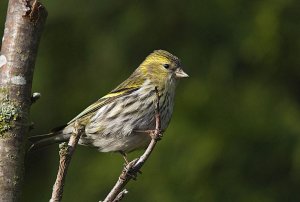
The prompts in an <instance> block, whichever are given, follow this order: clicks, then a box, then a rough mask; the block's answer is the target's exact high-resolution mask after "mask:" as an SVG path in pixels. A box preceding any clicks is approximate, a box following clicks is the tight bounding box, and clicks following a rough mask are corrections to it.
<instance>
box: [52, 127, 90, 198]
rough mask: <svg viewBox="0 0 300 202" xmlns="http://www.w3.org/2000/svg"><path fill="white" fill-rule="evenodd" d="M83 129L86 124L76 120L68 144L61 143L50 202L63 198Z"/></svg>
mask: <svg viewBox="0 0 300 202" xmlns="http://www.w3.org/2000/svg"><path fill="white" fill-rule="evenodd" d="M83 130H84V126H82V125H80V124H79V123H78V122H75V125H74V131H73V133H72V135H71V137H70V139H69V142H68V144H67V143H62V144H60V145H59V146H60V150H59V157H60V160H59V168H58V172H57V177H56V181H55V183H54V185H53V191H52V196H51V199H50V202H59V201H61V199H62V195H63V190H64V184H65V179H66V176H67V171H68V167H69V165H70V162H71V158H72V155H73V153H74V151H75V148H76V145H77V143H78V141H79V139H80V136H81V134H82V132H83Z"/></svg>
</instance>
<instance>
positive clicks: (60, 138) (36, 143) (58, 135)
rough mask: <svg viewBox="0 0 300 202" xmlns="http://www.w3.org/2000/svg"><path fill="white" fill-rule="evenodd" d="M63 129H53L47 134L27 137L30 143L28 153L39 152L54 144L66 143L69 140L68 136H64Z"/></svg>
mask: <svg viewBox="0 0 300 202" xmlns="http://www.w3.org/2000/svg"><path fill="white" fill-rule="evenodd" d="M63 128H64V127H60V129H54V130H53V131H52V132H50V133H48V134H44V135H37V136H31V137H29V138H28V140H29V141H30V142H32V145H31V146H30V148H29V151H35V150H39V149H42V148H44V147H47V146H50V145H52V144H55V143H61V142H66V141H67V140H68V139H69V138H70V134H64V133H63V130H62V129H63Z"/></svg>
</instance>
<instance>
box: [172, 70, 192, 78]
mask: <svg viewBox="0 0 300 202" xmlns="http://www.w3.org/2000/svg"><path fill="white" fill-rule="evenodd" d="M175 76H176V78H187V77H189V75H188V74H187V73H185V72H184V71H183V70H182V69H181V68H177V69H176V71H175Z"/></svg>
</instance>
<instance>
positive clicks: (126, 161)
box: [119, 151, 129, 166]
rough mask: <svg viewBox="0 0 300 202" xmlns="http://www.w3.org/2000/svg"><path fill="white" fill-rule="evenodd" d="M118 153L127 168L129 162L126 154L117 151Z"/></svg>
mask: <svg viewBox="0 0 300 202" xmlns="http://www.w3.org/2000/svg"><path fill="white" fill-rule="evenodd" d="M119 152H120V154H121V155H122V156H123V159H124V160H125V166H127V165H128V164H129V161H128V159H127V154H126V153H125V152H123V151H119Z"/></svg>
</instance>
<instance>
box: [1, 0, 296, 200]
mask: <svg viewBox="0 0 300 202" xmlns="http://www.w3.org/2000/svg"><path fill="white" fill-rule="evenodd" d="M43 3H44V5H45V6H46V7H47V10H48V12H49V16H48V19H47V23H46V26H45V29H44V33H43V36H42V40H41V44H40V48H39V53H38V58H37V62H36V68H35V74H34V81H33V91H38V92H41V94H42V98H41V99H40V100H39V101H38V102H37V103H36V104H34V105H33V106H32V109H31V120H32V121H33V122H34V123H35V129H34V130H33V131H31V132H30V135H37V134H42V133H47V132H48V131H49V130H50V129H51V128H53V127H55V126H58V125H61V124H64V123H66V122H68V121H69V120H70V119H72V118H73V117H74V116H75V115H77V114H78V113H79V112H80V111H81V110H83V109H84V108H85V107H86V106H88V105H89V104H91V103H92V102H94V101H95V100H97V99H98V98H100V97H102V96H103V95H105V94H106V93H107V92H108V91H110V90H111V89H113V88H114V87H115V86H116V85H118V84H119V83H120V82H121V81H123V80H124V79H126V78H127V77H128V76H129V75H130V73H131V72H133V70H134V69H135V68H136V67H137V66H138V65H139V64H140V63H141V62H142V60H143V59H144V58H145V57H146V56H147V55H148V54H149V53H150V52H152V51H153V50H155V49H165V50H168V51H170V52H172V53H174V54H175V55H177V56H178V57H180V58H181V60H182V63H183V64H184V70H185V71H186V72H187V73H188V74H189V75H190V78H189V79H185V80H182V82H181V83H180V85H179V86H178V88H177V92H176V93H177V95H176V102H175V111H174V114H173V119H172V121H171V124H170V126H169V128H168V130H167V132H166V133H165V136H164V138H163V140H162V141H161V142H159V144H158V147H157V148H156V149H155V151H154V153H153V155H152V156H151V157H150V159H149V161H148V162H147V163H146V165H145V166H144V167H143V169H142V171H143V174H142V175H141V176H139V177H138V180H137V181H132V182H130V183H129V184H128V186H127V188H128V190H129V194H128V195H127V196H126V198H125V199H124V201H145V202H153V201H159V202H162V201H163V202H173V201H178V202H179V201H206V202H223V201H225V202H226V201H228V202H235V201H236V202H256V201H257V202H273V201H278V202H282V201H288V202H296V201H300V191H299V188H300V139H299V134H300V105H299V101H300V54H299V53H300V14H299V13H300V2H299V0H260V1H257V0H254V1H248V0H227V1H224V0H187V1H171V0H160V1H158V0H152V1H141V0H136V1H120V0H118V1H116V0H101V1H100V0H86V1H76V0H72V1H71V0H64V1H55V0H51V1H46V0H45V1H44V2H43ZM6 7H7V1H3V0H1V1H0V30H1V33H3V26H4V21H5V14H6ZM140 153H141V152H135V153H132V154H131V155H130V158H134V157H136V156H138V155H139V154H140ZM122 165H123V159H122V157H121V156H120V155H118V154H114V153H98V152H97V151H96V150H93V149H89V148H85V147H78V149H77V150H76V152H75V155H74V157H73V159H72V163H71V167H70V169H69V173H68V176H67V182H66V186H65V192H64V198H63V201H65V202H67V201H91V202H93V201H99V200H103V199H104V197H105V195H106V194H107V193H108V191H109V190H110V189H111V187H112V186H113V184H114V183H115V181H116V179H117V177H118V175H119V173H120V171H121V168H122ZM57 167H58V148H57V145H56V146H52V147H49V148H48V149H45V150H43V151H40V152H38V153H34V154H32V155H31V156H29V157H28V159H27V160H26V176H25V183H24V185H25V187H24V194H23V201H28V202H35V201H36V202H41V201H48V200H49V198H50V194H51V190H52V185H53V183H54V180H55V177H56V172H57Z"/></svg>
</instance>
